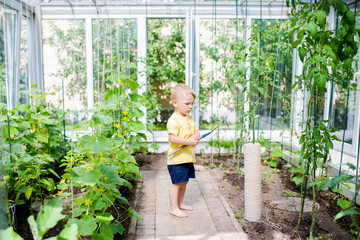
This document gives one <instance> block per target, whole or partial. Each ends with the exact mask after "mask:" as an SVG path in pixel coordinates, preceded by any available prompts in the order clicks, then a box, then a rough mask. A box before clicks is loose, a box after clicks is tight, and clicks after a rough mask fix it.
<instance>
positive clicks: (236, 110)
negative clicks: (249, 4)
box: [233, 0, 239, 166]
mask: <svg viewBox="0 0 360 240" xmlns="http://www.w3.org/2000/svg"><path fill="white" fill-rule="evenodd" d="M235 7H236V19H235V27H236V38H235V44H236V45H238V44H239V43H238V41H239V24H238V21H239V11H238V0H236V1H235ZM235 49H237V48H235ZM234 64H237V63H236V62H234ZM234 89H236V104H235V137H234V145H235V154H234V159H233V162H235V161H236V162H237V166H239V162H238V161H239V144H238V141H236V139H237V137H238V129H239V124H238V122H237V119H238V116H239V109H238V108H239V89H238V88H237V81H235V80H234Z"/></svg>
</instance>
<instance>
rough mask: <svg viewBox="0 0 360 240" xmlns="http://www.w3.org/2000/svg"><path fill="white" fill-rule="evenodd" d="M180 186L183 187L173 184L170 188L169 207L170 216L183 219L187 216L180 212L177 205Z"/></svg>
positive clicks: (179, 184)
mask: <svg viewBox="0 0 360 240" xmlns="http://www.w3.org/2000/svg"><path fill="white" fill-rule="evenodd" d="M181 185H183V183H175V184H172V185H171V187H170V191H169V197H170V207H171V210H170V214H172V215H174V216H176V217H179V218H184V217H187V216H188V215H187V214H186V213H184V212H183V211H181V210H180V207H179V204H178V202H179V196H180V194H179V193H180V188H181ZM185 185H186V184H185Z"/></svg>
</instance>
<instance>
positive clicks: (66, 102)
mask: <svg viewBox="0 0 360 240" xmlns="http://www.w3.org/2000/svg"><path fill="white" fill-rule="evenodd" d="M42 30H43V59H44V85H45V91H46V92H50V93H51V92H52V93H53V95H48V96H47V98H46V102H47V104H49V105H52V106H54V107H56V108H64V109H65V110H71V111H72V114H73V116H71V119H72V121H74V123H76V122H77V121H80V120H82V119H84V118H85V117H86V114H84V113H82V110H86V109H87V99H86V95H87V94H86V67H85V66H86V54H85V21H84V20H43V21H42ZM85 112H86V111H85Z"/></svg>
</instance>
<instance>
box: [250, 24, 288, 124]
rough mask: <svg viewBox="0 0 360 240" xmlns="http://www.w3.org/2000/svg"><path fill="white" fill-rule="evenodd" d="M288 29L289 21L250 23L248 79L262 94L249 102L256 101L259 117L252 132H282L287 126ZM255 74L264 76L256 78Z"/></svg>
mask: <svg viewBox="0 0 360 240" xmlns="http://www.w3.org/2000/svg"><path fill="white" fill-rule="evenodd" d="M289 27H290V21H289V20H281V19H263V20H260V19H254V20H253V21H252V33H253V34H252V36H251V37H252V39H251V46H252V48H250V49H251V50H250V51H251V55H252V56H253V58H252V59H251V65H252V71H251V75H252V77H254V78H257V77H259V78H258V79H257V83H256V84H258V89H260V90H261V91H262V92H263V93H264V94H261V96H253V97H252V100H251V101H257V100H258V99H259V98H260V105H259V107H258V109H257V114H259V116H260V117H259V120H258V121H259V122H258V123H257V124H256V125H255V128H256V129H260V130H270V129H271V130H274V129H277V130H283V129H288V128H289V126H290V112H291V77H292V48H291V46H290V43H289ZM260 40H261V41H260ZM260 42H261V48H260ZM259 71H262V72H263V73H264V74H263V75H259ZM260 90H259V92H261V91H260Z"/></svg>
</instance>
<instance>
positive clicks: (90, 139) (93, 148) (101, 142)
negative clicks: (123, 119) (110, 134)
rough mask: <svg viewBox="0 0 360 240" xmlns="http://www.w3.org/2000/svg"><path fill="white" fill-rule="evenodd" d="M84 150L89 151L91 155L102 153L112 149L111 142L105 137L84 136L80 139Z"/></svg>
mask: <svg viewBox="0 0 360 240" xmlns="http://www.w3.org/2000/svg"><path fill="white" fill-rule="evenodd" d="M80 143H81V144H82V145H83V146H84V148H86V149H89V150H90V152H91V153H97V154H99V153H103V152H105V151H107V150H110V149H111V148H112V147H113V142H112V141H111V140H110V139H108V138H105V137H99V138H98V137H96V136H94V135H85V136H82V137H81V139H80Z"/></svg>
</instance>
